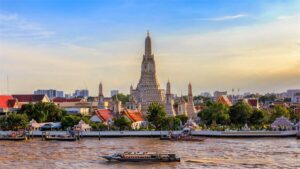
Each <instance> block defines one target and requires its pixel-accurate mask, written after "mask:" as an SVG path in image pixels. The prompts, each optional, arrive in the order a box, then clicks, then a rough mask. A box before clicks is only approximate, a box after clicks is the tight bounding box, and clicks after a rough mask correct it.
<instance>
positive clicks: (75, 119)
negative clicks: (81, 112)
mask: <svg viewBox="0 0 300 169" xmlns="http://www.w3.org/2000/svg"><path fill="white" fill-rule="evenodd" d="M80 120H81V117H80V116H77V115H67V116H64V117H63V118H62V120H61V125H62V127H63V128H64V129H66V128H68V127H73V126H74V125H76V124H78V123H79V121H80Z"/></svg>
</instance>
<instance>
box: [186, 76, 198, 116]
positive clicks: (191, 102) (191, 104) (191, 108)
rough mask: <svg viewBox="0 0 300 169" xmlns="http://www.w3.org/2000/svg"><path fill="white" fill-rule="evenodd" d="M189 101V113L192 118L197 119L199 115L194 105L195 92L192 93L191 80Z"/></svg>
mask: <svg viewBox="0 0 300 169" xmlns="http://www.w3.org/2000/svg"><path fill="white" fill-rule="evenodd" d="M188 88H189V89H188V91H189V92H188V102H187V114H188V117H189V118H190V119H195V118H196V117H197V114H196V110H195V107H194V100H193V93H192V84H191V82H189V86H188Z"/></svg>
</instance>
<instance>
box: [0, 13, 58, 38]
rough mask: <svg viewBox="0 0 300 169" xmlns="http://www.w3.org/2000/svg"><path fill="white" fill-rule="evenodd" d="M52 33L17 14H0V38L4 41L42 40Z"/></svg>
mask: <svg viewBox="0 0 300 169" xmlns="http://www.w3.org/2000/svg"><path fill="white" fill-rule="evenodd" d="M53 34H54V32H51V31H48V30H45V29H44V28H43V27H42V26H41V25H39V24H38V23H35V22H32V21H29V20H27V19H25V18H23V17H21V16H20V15H18V14H6V13H0V37H1V38H6V39H12V38H13V39H41V38H42V39H43V38H48V37H50V36H52V35H53Z"/></svg>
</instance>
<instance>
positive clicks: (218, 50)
mask: <svg viewBox="0 0 300 169" xmlns="http://www.w3.org/2000/svg"><path fill="white" fill-rule="evenodd" d="M147 30H149V31H150V36H151V38H152V49H153V54H154V57H155V61H156V72H157V76H158V79H159V82H160V85H161V88H165V87H166V82H167V81H168V79H169V80H170V82H171V88H172V93H174V94H178V95H180V94H181V93H182V94H184V95H186V94H187V86H188V83H189V82H191V83H192V85H193V93H194V95H198V94H200V93H201V92H210V93H212V92H213V91H215V90H220V91H223V90H227V91H228V92H229V93H231V90H232V89H235V93H237V92H236V91H237V90H238V89H240V94H243V93H244V92H253V93H256V92H259V93H272V92H285V91H286V90H287V89H299V88H300V1H296V0H292V1H281V0H275V1H272V2H270V1H259V0H254V1H253V0H245V1H236V0H229V1H214V0H213V1H211V0H210V1H206V0H201V1H163V2H161V1H134V0H129V1H88V2H86V3H83V1H80V0H75V1H69V0H66V1H57V0H45V1H42V2H39V3H38V2H36V1H34V0H28V1H26V2H25V1H21V0H9V1H8V0H0V94H5V93H7V86H6V78H7V76H8V77H9V93H10V94H18V93H20V94H24V93H33V91H34V90H37V89H50V88H51V89H57V90H63V91H65V93H71V92H73V91H74V90H75V89H85V88H87V89H88V90H89V91H90V95H97V92H98V84H99V82H100V81H101V82H102V83H103V89H104V94H105V95H106V96H109V95H110V90H114V89H117V90H119V91H120V92H122V93H126V94H127V93H129V87H130V85H131V84H133V85H134V87H136V84H137V83H138V80H139V78H140V66H141V62H142V56H143V53H144V40H145V37H146V32H147Z"/></svg>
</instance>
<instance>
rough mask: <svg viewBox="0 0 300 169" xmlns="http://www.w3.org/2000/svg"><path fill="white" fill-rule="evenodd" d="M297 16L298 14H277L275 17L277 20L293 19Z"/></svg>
mask: <svg viewBox="0 0 300 169" xmlns="http://www.w3.org/2000/svg"><path fill="white" fill-rule="evenodd" d="M297 17H298V18H299V17H300V15H285V16H278V17H277V19H278V20H286V19H295V18H297Z"/></svg>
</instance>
